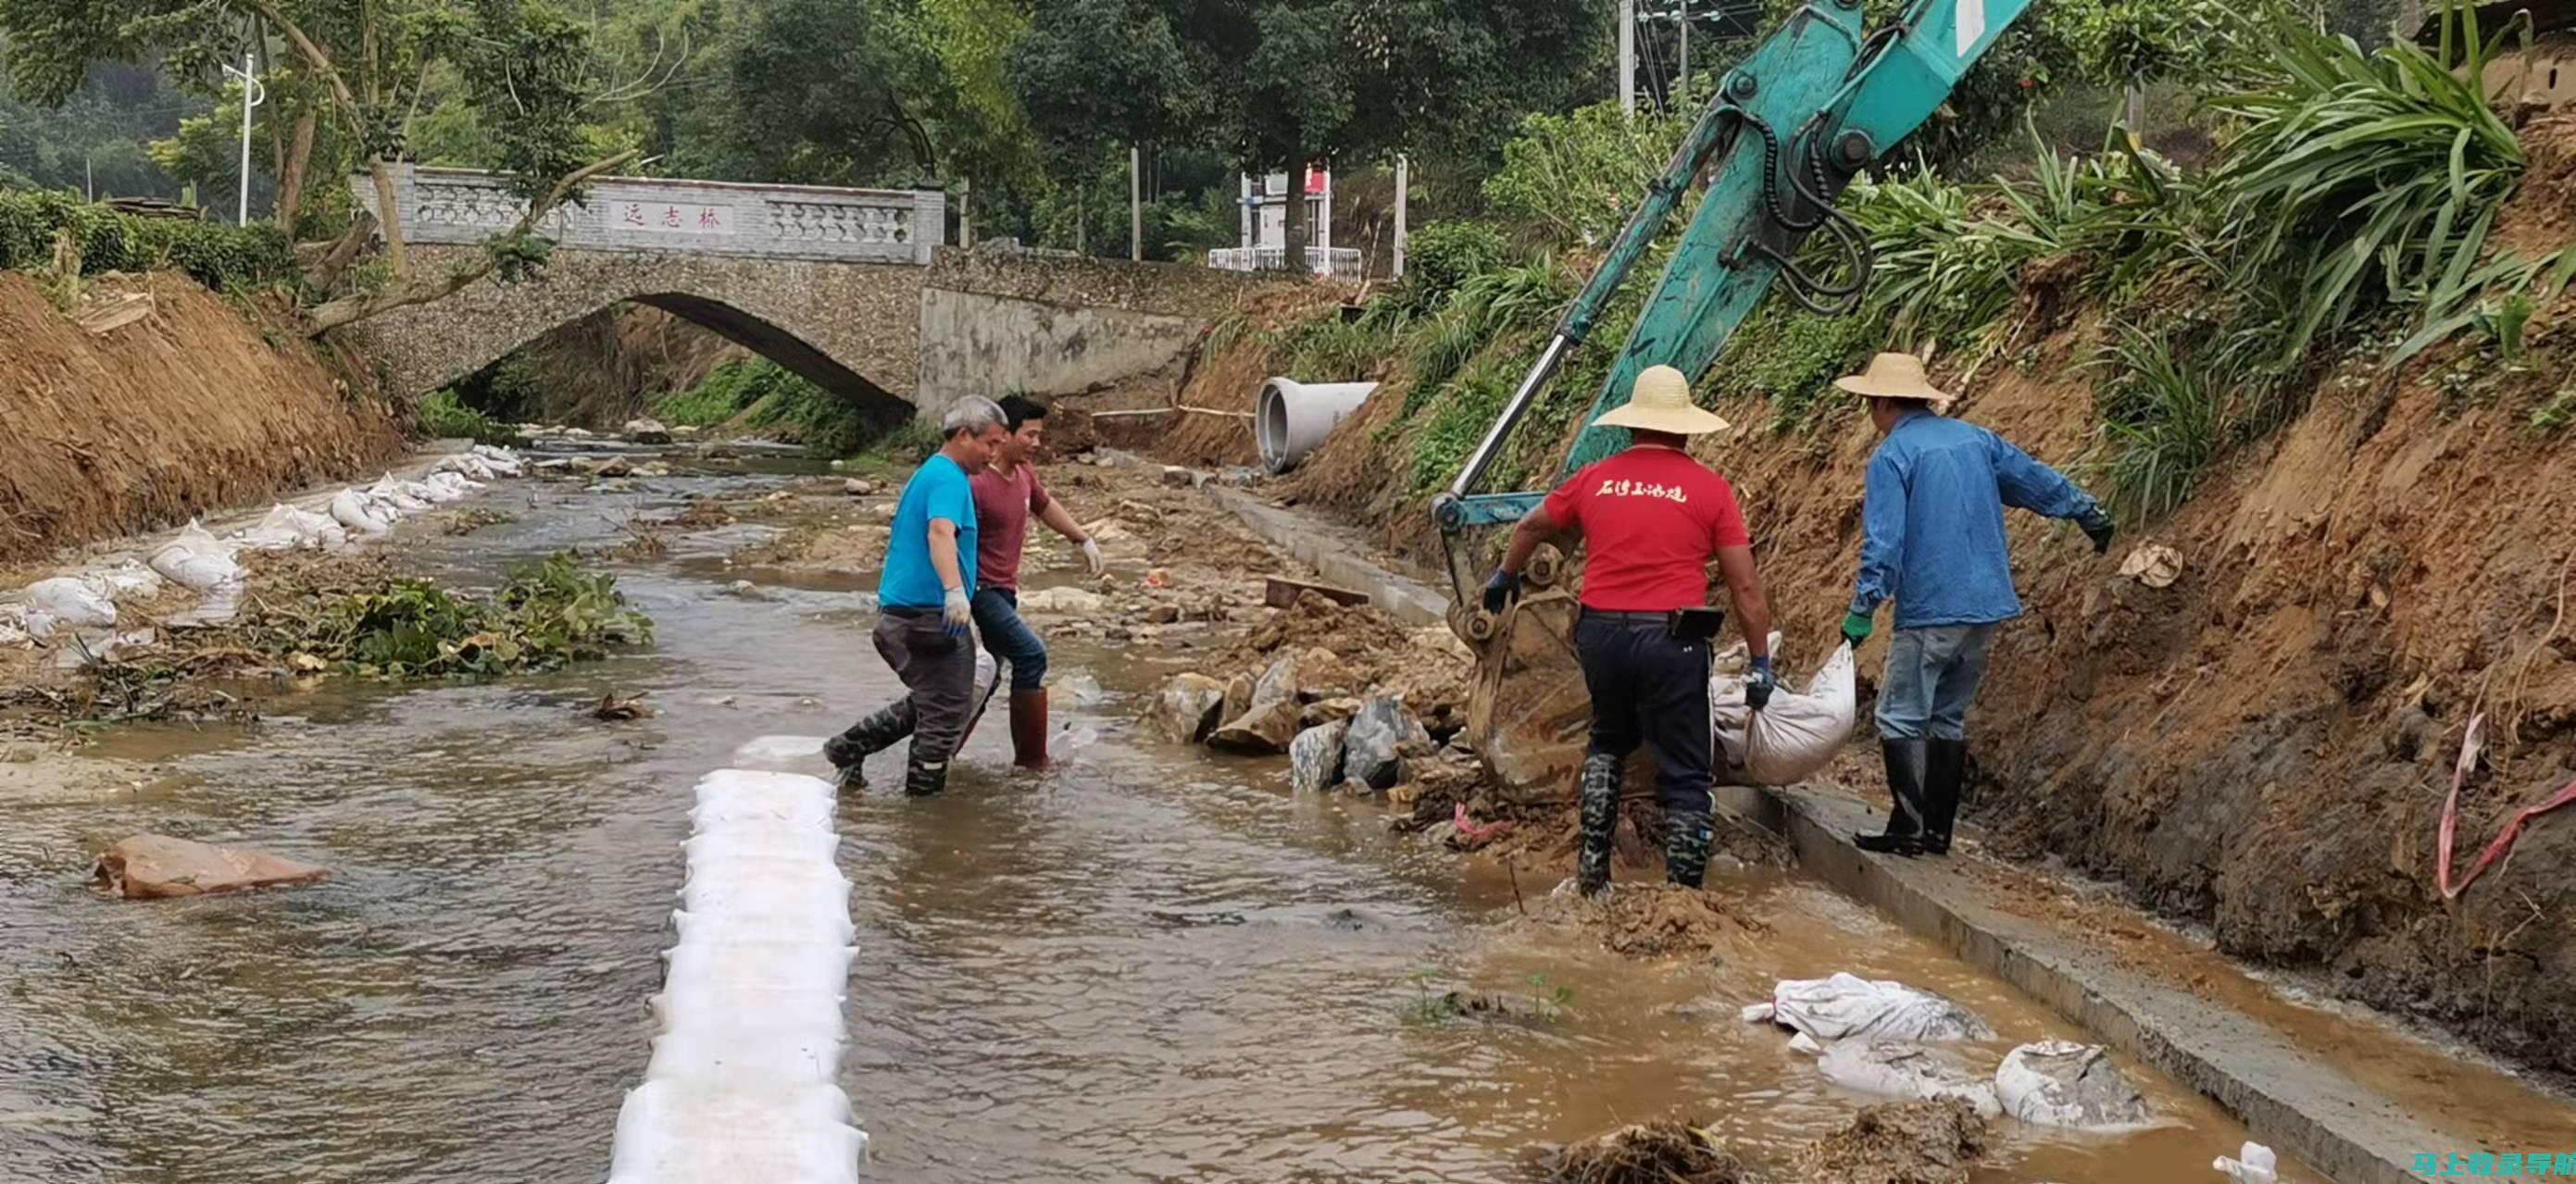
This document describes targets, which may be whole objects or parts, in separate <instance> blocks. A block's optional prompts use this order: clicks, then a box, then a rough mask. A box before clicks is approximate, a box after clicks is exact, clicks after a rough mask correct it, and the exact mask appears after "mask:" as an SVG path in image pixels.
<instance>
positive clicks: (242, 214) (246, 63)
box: [224, 51, 268, 226]
mask: <svg viewBox="0 0 2576 1184" xmlns="http://www.w3.org/2000/svg"><path fill="white" fill-rule="evenodd" d="M258 68H259V59H258V58H256V57H253V56H252V55H251V54H250V53H248V52H246V51H245V52H244V53H243V54H242V68H241V69H239V70H235V69H233V68H232V67H231V66H225V67H224V73H226V74H230V75H233V76H235V77H237V78H239V79H241V82H242V134H241V197H240V202H241V204H240V205H237V206H235V207H234V208H233V213H234V217H235V222H234V224H235V225H237V226H248V225H250V113H251V109H252V108H254V107H257V106H259V105H260V104H261V103H265V102H267V101H268V88H267V87H265V86H261V85H260V84H259V77H258V75H256V74H254V73H252V71H254V70H256V69H258Z"/></svg>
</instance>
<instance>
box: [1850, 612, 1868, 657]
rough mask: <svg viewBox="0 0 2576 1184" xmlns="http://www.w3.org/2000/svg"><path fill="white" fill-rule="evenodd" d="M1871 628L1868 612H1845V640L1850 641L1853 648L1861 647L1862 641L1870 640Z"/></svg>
mask: <svg viewBox="0 0 2576 1184" xmlns="http://www.w3.org/2000/svg"><path fill="white" fill-rule="evenodd" d="M1869 630H1870V620H1869V614H1868V613H1844V614H1843V640H1844V641H1848V642H1850V643H1851V644H1852V648H1853V649H1859V648H1860V643H1862V642H1864V641H1867V640H1869Z"/></svg>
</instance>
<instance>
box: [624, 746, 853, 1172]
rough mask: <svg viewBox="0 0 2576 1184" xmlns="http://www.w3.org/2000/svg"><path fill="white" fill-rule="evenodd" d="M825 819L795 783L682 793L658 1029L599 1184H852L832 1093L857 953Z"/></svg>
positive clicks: (781, 779)
mask: <svg viewBox="0 0 2576 1184" xmlns="http://www.w3.org/2000/svg"><path fill="white" fill-rule="evenodd" d="M753 743H754V745H755V746H756V745H759V744H760V743H761V742H760V741H754V742H753ZM746 751H749V748H748V746H747V749H746ZM833 809H834V794H833V791H832V787H831V785H830V784H829V783H827V782H824V781H822V780H820V779H818V778H814V777H808V776H804V775H801V774H795V773H773V772H756V771H752V770H746V769H720V770H717V771H716V772H714V773H710V774H708V775H707V776H706V778H705V779H704V780H702V781H700V782H699V783H698V787H697V803H696V806H695V807H694V808H693V809H692V810H691V811H690V812H689V820H690V830H691V833H690V837H689V840H688V841H687V842H686V843H685V844H683V845H682V847H683V850H684V851H685V852H686V855H687V863H688V879H687V881H686V883H685V885H684V886H683V887H682V888H681V890H680V908H679V910H678V911H677V912H675V913H673V914H672V917H671V920H672V924H673V928H674V930H675V931H676V933H677V935H678V940H677V941H676V943H675V944H674V945H673V946H672V947H671V949H670V950H669V951H668V952H667V953H666V954H665V955H664V957H665V958H666V959H667V962H668V965H667V966H666V967H665V969H664V973H663V982H662V991H661V993H660V994H659V995H656V996H654V998H653V1001H652V1009H653V1016H654V1019H655V1021H656V1022H657V1025H658V1028H659V1034H657V1035H656V1036H654V1038H653V1056H652V1059H651V1061H650V1062H648V1063H647V1065H646V1066H645V1070H644V1083H643V1084H642V1085H640V1086H638V1087H636V1088H635V1089H633V1090H631V1091H629V1092H628V1093H627V1095H626V1103H625V1105H624V1107H623V1108H622V1109H620V1110H619V1111H618V1115H617V1137H616V1141H615V1144H614V1148H613V1150H612V1152H611V1157H610V1161H609V1184H704V1182H705V1181H709V1180H758V1181H761V1182H762V1184H855V1182H856V1181H857V1180H858V1178H859V1165H860V1164H861V1163H862V1162H863V1161H864V1160H865V1159H866V1157H867V1144H868V1137H867V1134H866V1132H864V1131H861V1130H860V1129H858V1127H857V1126H856V1125H854V1123H853V1122H852V1119H851V1115H850V1101H849V1097H848V1095H846V1094H844V1093H843V1092H842V1091H841V1087H840V1086H839V1084H838V1076H839V1072H838V1071H839V1067H840V1061H841V1044H842V1034H843V1029H842V1022H841V996H842V990H843V984H844V983H845V982H846V981H847V979H848V975H849V968H850V959H851V958H852V956H853V955H855V954H856V953H857V950H856V949H855V948H854V947H852V946H851V944H850V940H851V937H852V934H853V930H852V928H851V925H850V912H849V895H850V882H849V881H848V880H847V879H846V878H844V877H843V876H842V875H841V871H840V867H839V864H838V861H837V859H836V853H837V852H838V850H839V848H840V839H839V836H838V835H837V834H835V833H834V831H833V829H832V815H833Z"/></svg>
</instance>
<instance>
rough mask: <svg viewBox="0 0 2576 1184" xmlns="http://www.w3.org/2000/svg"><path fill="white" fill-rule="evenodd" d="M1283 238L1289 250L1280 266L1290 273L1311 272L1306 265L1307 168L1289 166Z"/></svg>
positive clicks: (1283, 255) (1298, 165)
mask: <svg viewBox="0 0 2576 1184" xmlns="http://www.w3.org/2000/svg"><path fill="white" fill-rule="evenodd" d="M1280 222H1281V226H1280V230H1281V237H1282V240H1283V243H1284V245H1285V246H1286V247H1287V248H1288V249H1287V251H1286V252H1284V253H1283V254H1282V255H1281V256H1280V258H1281V263H1280V266H1282V267H1285V268H1287V269H1288V270H1290V271H1306V272H1311V271H1313V270H1314V269H1313V268H1311V267H1308V266H1307V265H1306V166H1304V165H1301V164H1291V165H1289V166H1288V208H1287V209H1286V210H1285V211H1284V212H1283V213H1282V216H1281V218H1280Z"/></svg>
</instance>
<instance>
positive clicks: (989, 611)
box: [974, 588, 1047, 694]
mask: <svg viewBox="0 0 2576 1184" xmlns="http://www.w3.org/2000/svg"><path fill="white" fill-rule="evenodd" d="M974 607H975V631H976V632H978V633H981V634H983V635H984V648H985V649H986V650H988V651H990V652H991V653H992V655H993V659H994V660H995V661H998V662H1007V663H1009V664H1010V667H1011V693H1013V694H1018V693H1020V692H1021V691H1034V690H1036V689H1038V688H1039V687H1041V686H1044V685H1045V684H1046V666H1047V655H1046V643H1045V642H1044V641H1040V640H1039V639H1038V635H1037V631H1036V630H1033V629H1031V628H1029V623H1028V622H1026V621H1023V620H1021V619H1020V594H1019V593H1018V592H1015V591H1013V590H1011V589H1009V588H983V589H979V590H977V591H976V593H975V604H974Z"/></svg>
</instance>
